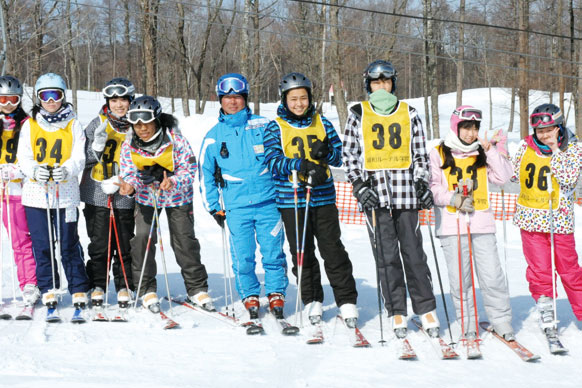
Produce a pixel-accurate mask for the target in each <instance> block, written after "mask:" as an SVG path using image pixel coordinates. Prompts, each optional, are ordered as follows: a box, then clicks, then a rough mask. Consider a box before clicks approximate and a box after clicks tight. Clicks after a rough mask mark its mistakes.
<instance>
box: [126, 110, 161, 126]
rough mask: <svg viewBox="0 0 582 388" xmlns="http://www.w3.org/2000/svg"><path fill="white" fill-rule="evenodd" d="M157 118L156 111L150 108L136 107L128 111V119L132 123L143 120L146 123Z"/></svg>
mask: <svg viewBox="0 0 582 388" xmlns="http://www.w3.org/2000/svg"><path fill="white" fill-rule="evenodd" d="M155 119H156V116H155V115H154V112H153V111H151V110H149V109H135V110H130V111H129V112H127V121H129V122H130V123H131V124H137V123H138V121H141V122H142V123H144V124H147V123H151V122H152V121H154V120H155Z"/></svg>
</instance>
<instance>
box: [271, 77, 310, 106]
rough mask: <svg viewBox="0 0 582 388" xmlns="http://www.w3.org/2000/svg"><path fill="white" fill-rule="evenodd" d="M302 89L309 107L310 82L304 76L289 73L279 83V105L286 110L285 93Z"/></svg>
mask: <svg viewBox="0 0 582 388" xmlns="http://www.w3.org/2000/svg"><path fill="white" fill-rule="evenodd" d="M299 88H304V89H305V90H307V96H308V97H309V106H310V107H311V105H313V98H312V96H311V88H312V85H311V81H310V80H309V78H307V77H306V76H305V75H304V74H301V73H296V72H293V73H289V74H287V75H286V76H284V77H283V78H282V79H281V82H279V95H280V96H281V103H282V104H283V106H284V107H285V108H287V92H288V91H289V90H293V89H299Z"/></svg>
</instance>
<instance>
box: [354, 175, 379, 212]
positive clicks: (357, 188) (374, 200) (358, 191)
mask: <svg viewBox="0 0 582 388" xmlns="http://www.w3.org/2000/svg"><path fill="white" fill-rule="evenodd" d="M353 193H354V197H356V199H357V200H358V202H359V203H360V204H361V205H362V206H363V207H364V209H372V208H375V207H376V206H378V204H379V203H380V198H379V197H378V193H376V190H374V189H373V188H371V187H370V186H369V184H368V182H363V181H362V180H361V179H357V180H356V181H355V182H354V190H353Z"/></svg>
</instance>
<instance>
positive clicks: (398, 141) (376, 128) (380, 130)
mask: <svg viewBox="0 0 582 388" xmlns="http://www.w3.org/2000/svg"><path fill="white" fill-rule="evenodd" d="M372 132H375V133H376V135H377V136H378V137H377V139H376V140H374V141H373V142H372V146H373V147H374V149H377V150H381V149H384V146H385V145H386V139H385V133H384V132H385V129H384V126H383V125H382V124H379V123H376V124H374V125H373V126H372ZM401 133H402V128H401V127H400V124H398V123H392V124H390V126H389V127H388V144H389V145H390V147H391V148H392V149H394V150H397V149H398V148H400V146H402V137H401V136H400V134H401Z"/></svg>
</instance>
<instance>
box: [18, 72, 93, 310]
mask: <svg viewBox="0 0 582 388" xmlns="http://www.w3.org/2000/svg"><path fill="white" fill-rule="evenodd" d="M65 90H66V84H65V81H63V79H62V78H61V76H59V75H57V74H54V73H47V74H44V75H42V76H40V77H39V78H38V80H37V81H36V84H35V86H34V93H35V96H36V98H37V103H36V104H35V105H34V107H33V108H32V115H31V118H30V119H29V120H27V121H26V122H25V123H24V125H23V126H22V129H21V131H20V141H19V147H18V161H19V163H20V166H21V169H22V172H23V173H24V175H25V176H26V179H25V181H24V185H23V187H22V204H23V205H24V206H25V211H26V219H27V221H28V227H29V229H30V234H31V237H32V247H33V250H34V257H35V259H36V277H37V280H38V286H39V288H40V292H41V293H42V302H43V303H44V304H45V305H47V306H48V307H55V306H56V305H57V289H58V288H59V287H60V276H59V275H60V274H59V271H57V270H56V267H57V266H56V264H54V263H58V260H55V262H54V263H53V262H52V258H53V257H54V258H57V259H58V258H59V256H60V258H61V262H62V267H63V269H64V272H65V275H66V277H67V282H68V290H69V292H70V293H71V294H72V295H73V304H74V305H75V307H78V308H84V307H85V305H86V303H87V294H86V293H87V291H88V290H89V278H88V277H87V273H86V271H85V262H84V259H83V250H82V248H81V244H80V242H79V235H78V229H77V221H78V209H77V207H78V206H79V202H80V201H79V181H78V179H77V177H78V175H79V174H80V173H81V171H82V170H83V166H84V165H85V135H84V133H83V128H82V127H81V124H80V123H79V121H78V120H77V119H76V117H75V112H74V111H73V106H72V105H71V104H69V103H67V102H66V99H65ZM49 209H50V212H49ZM49 213H50V214H49ZM48 218H50V222H49V220H48ZM59 226H60V230H59V228H58V227H59ZM53 237H54V238H55V240H56V241H57V242H58V249H57V247H54V248H55V249H54V252H53Z"/></svg>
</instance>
